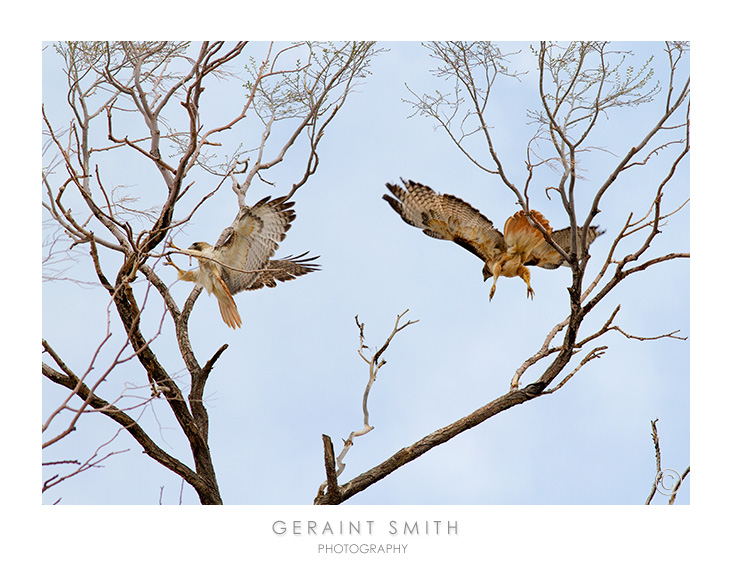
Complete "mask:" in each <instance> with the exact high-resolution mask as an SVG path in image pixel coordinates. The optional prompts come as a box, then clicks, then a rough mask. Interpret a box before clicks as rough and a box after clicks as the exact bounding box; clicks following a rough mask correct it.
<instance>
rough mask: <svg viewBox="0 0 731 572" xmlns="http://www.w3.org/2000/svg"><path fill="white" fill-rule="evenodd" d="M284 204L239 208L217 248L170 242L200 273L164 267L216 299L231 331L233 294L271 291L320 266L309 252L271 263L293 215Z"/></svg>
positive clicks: (235, 322) (235, 318)
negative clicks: (193, 261)
mask: <svg viewBox="0 0 731 572" xmlns="http://www.w3.org/2000/svg"><path fill="white" fill-rule="evenodd" d="M285 200H286V197H279V198H278V199H273V200H271V197H265V198H263V199H262V200H260V201H259V202H258V203H256V204H255V205H254V206H253V207H243V208H242V209H241V210H240V211H239V214H238V216H237V217H236V220H235V221H234V223H233V225H232V226H230V227H228V228H226V229H225V230H224V231H223V232H222V233H221V236H220V237H219V239H218V242H217V243H216V245H215V246H211V245H210V244H208V243H207V242H194V243H193V244H191V245H190V248H188V249H182V248H178V247H176V246H175V245H173V244H172V242H171V243H170V246H171V247H172V248H174V249H176V250H177V251H178V252H181V253H183V254H188V255H190V256H194V257H196V258H197V259H198V268H196V269H194V270H181V269H180V268H178V267H177V266H176V265H175V264H174V263H173V262H172V261H171V260H169V259H168V261H167V264H169V265H171V266H173V267H175V269H176V270H177V271H178V278H180V279H181V280H186V281H188V282H195V283H196V284H198V285H199V286H202V287H203V288H205V289H206V291H207V292H208V294H209V295H210V294H213V295H214V296H215V297H216V298H217V299H218V307H219V309H220V310H221V317H222V318H223V321H224V322H225V323H226V325H227V326H229V327H231V328H234V329H235V328H237V327H241V316H240V315H239V312H238V309H237V308H236V302H234V299H233V295H234V294H237V293H239V292H241V291H243V290H258V289H259V288H263V287H264V286H267V287H269V288H273V287H274V286H276V285H277V282H286V281H287V280H292V279H294V278H297V277H298V276H302V275H303V274H307V273H309V272H313V271H315V270H318V269H319V268H318V266H319V265H318V264H313V263H312V262H313V261H314V260H316V259H317V258H319V257H318V256H313V257H310V258H305V257H306V256H307V254H308V253H307V252H305V253H304V254H300V255H299V256H288V257H285V258H282V259H279V260H270V258H271V257H272V256H273V255H274V252H275V251H276V250H277V249H278V248H279V243H280V242H282V241H283V240H284V237H285V236H286V234H287V231H288V230H289V227H290V226H291V225H292V221H293V220H294V219H295V217H296V216H297V215H296V214H295V213H294V211H293V210H292V207H293V206H294V203H293V202H285Z"/></svg>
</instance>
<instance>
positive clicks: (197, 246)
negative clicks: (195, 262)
mask: <svg viewBox="0 0 731 572" xmlns="http://www.w3.org/2000/svg"><path fill="white" fill-rule="evenodd" d="M210 248H211V245H210V244H208V243H207V242H203V241H200V242H194V243H193V244H191V245H190V247H189V248H188V250H197V251H198V252H204V251H206V250H210Z"/></svg>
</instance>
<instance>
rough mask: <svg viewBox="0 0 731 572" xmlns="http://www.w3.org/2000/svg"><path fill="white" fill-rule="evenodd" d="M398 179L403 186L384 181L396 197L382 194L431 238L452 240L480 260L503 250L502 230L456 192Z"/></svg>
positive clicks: (397, 210)
mask: <svg viewBox="0 0 731 572" xmlns="http://www.w3.org/2000/svg"><path fill="white" fill-rule="evenodd" d="M401 181H402V182H403V184H404V186H405V187H406V188H405V189H404V188H402V187H400V186H399V185H392V184H390V183H386V187H387V188H388V190H389V191H391V193H393V195H394V197H396V198H394V197H392V196H390V195H383V198H384V200H386V201H387V202H388V204H390V205H391V207H392V208H393V210H395V211H396V212H397V213H398V214H399V215H400V216H401V218H402V219H404V221H405V222H407V223H408V224H410V225H412V226H415V227H416V228H420V229H422V230H423V232H424V234H426V235H427V236H431V237H432V238H439V239H441V240H451V241H453V242H455V243H457V244H459V245H460V246H461V247H462V248H465V249H467V250H469V251H470V252H471V253H472V254H474V255H476V256H478V257H479V258H481V259H482V260H483V261H488V260H493V259H495V258H496V257H497V256H499V255H500V254H501V253H502V252H504V251H505V240H504V238H503V235H502V233H501V232H500V231H499V230H497V229H496V228H495V227H494V226H493V225H492V221H490V220H489V219H488V218H486V217H485V216H484V215H483V214H482V213H480V211H478V210H477V209H476V208H475V207H473V206H472V205H470V204H469V203H467V202H465V201H463V200H462V199H459V198H457V197H455V196H452V195H440V194H438V193H435V192H434V191H433V190H432V189H431V188H429V187H427V186H426V185H422V184H421V183H415V182H414V181H410V180H409V181H404V180H403V179H402V180H401Z"/></svg>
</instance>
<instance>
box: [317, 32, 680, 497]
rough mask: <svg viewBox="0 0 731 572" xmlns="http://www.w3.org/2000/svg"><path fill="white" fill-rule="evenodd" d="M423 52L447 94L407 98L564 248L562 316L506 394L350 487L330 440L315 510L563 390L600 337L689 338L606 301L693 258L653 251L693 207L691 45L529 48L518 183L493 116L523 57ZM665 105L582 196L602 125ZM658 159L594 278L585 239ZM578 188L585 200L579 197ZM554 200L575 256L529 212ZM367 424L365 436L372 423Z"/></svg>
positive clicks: (442, 47)
mask: <svg viewBox="0 0 731 572" xmlns="http://www.w3.org/2000/svg"><path fill="white" fill-rule="evenodd" d="M425 46H426V48H427V49H428V50H429V51H430V53H431V55H432V56H433V57H434V60H435V61H436V62H437V68H436V70H435V71H434V73H435V74H436V76H437V77H439V78H442V79H444V81H445V82H446V83H447V84H448V85H449V86H450V87H449V88H448V89H450V88H451V91H449V92H447V91H444V92H442V91H437V92H436V93H434V94H424V95H419V94H417V93H414V92H413V91H412V95H413V97H414V99H413V101H412V102H411V103H412V105H413V107H414V109H415V113H416V114H420V115H423V116H426V117H428V118H431V119H433V120H435V121H436V122H437V124H438V125H439V126H440V127H441V128H442V129H443V131H444V132H445V133H446V134H447V135H448V137H449V138H450V139H451V140H452V141H453V143H454V144H455V145H456V146H457V148H458V149H459V150H460V151H461V152H462V153H463V154H464V155H465V156H466V157H467V158H468V159H469V160H470V162H471V163H472V164H473V165H474V166H475V167H477V169H478V170H480V171H481V172H483V173H486V174H487V175H488V176H489V177H492V178H493V179H496V180H497V181H499V183H500V184H501V185H502V187H503V188H504V190H505V192H506V193H508V194H510V195H512V196H514V198H515V200H516V202H517V204H518V205H519V206H520V208H521V209H522V210H523V211H524V212H525V213H526V215H527V216H528V217H529V218H530V219H531V221H532V224H533V225H534V226H535V227H536V228H538V229H539V230H540V231H541V233H542V234H543V235H544V238H545V239H546V241H548V242H549V243H550V244H551V245H552V246H553V247H554V248H556V249H557V250H558V251H559V253H560V254H561V256H562V257H563V259H564V260H565V262H566V263H567V265H568V266H569V267H570V268H571V273H572V281H571V286H570V287H569V288H568V298H567V299H566V300H565V307H566V314H565V318H564V319H562V320H561V321H560V322H558V323H557V324H556V325H555V326H553V327H552V328H551V329H550V330H549V331H548V332H547V333H546V336H545V340H544V341H543V343H542V345H541V346H540V347H539V348H538V349H537V350H536V351H535V352H534V353H533V354H532V355H529V356H527V357H526V359H525V360H524V361H523V362H522V363H521V364H516V365H517V367H516V370H515V374H514V375H513V377H512V379H510V380H507V379H506V380H505V384H506V389H507V391H506V392H505V393H504V394H503V395H500V396H499V397H496V398H495V399H494V400H492V401H490V402H489V403H486V404H484V405H482V406H480V407H479V408H477V409H476V410H474V411H473V412H472V413H470V414H468V415H466V416H465V417H463V418H462V419H459V420H457V421H455V422H454V423H451V424H449V425H447V426H445V427H442V428H440V429H437V430H436V431H434V432H432V433H430V434H429V435H426V436H425V437H423V438H422V439H420V440H418V441H417V442H415V443H413V444H412V445H409V446H407V447H404V448H402V449H400V450H399V451H398V452H396V453H395V454H394V455H392V456H391V457H389V458H387V459H386V460H385V461H383V462H382V463H380V464H378V465H377V466H375V467H373V468H372V469H370V470H368V471H366V472H364V473H362V474H360V475H358V476H356V477H354V478H352V479H351V480H349V481H348V482H346V483H344V484H338V482H337V478H338V476H339V475H340V473H341V470H342V468H341V467H340V461H341V460H342V459H341V457H339V458H337V459H336V458H335V455H334V450H333V445H332V442H331V440H330V438H329V437H328V436H327V435H324V436H323V440H324V445H325V472H326V475H327V481H326V483H324V484H323V486H321V487H320V489H319V491H318V493H317V496H316V498H315V503H316V504H338V503H341V502H343V501H345V500H347V499H349V498H351V497H353V495H356V494H357V493H359V492H361V491H363V490H364V489H366V488H367V487H369V486H371V485H372V484H374V483H376V482H377V481H379V480H381V479H383V478H385V477H386V476H388V475H389V474H391V473H393V472H394V471H396V470H398V469H399V468H400V467H402V466H404V465H405V464H407V463H409V462H410V461H413V460H414V459H416V458H418V457H419V456H421V455H423V454H424V453H426V452H428V451H430V450H431V449H433V448H434V447H436V446H438V445H441V444H443V443H446V442H447V441H449V440H450V439H452V438H453V437H455V436H456V435H459V434H460V433H462V432H464V431H467V430H468V429H471V428H473V427H475V426H477V425H479V424H481V423H483V422H484V421H486V420H487V419H490V418H491V417H493V416H495V415H498V414H500V413H503V412H505V411H507V410H508V409H510V408H512V407H514V406H516V405H519V404H521V403H525V402H527V401H530V400H533V399H536V398H538V397H541V396H544V395H547V394H551V393H553V392H556V391H558V390H559V389H561V388H563V387H564V386H565V385H566V384H567V383H568V382H569V380H571V379H572V378H573V376H575V375H576V374H577V373H578V372H579V371H580V370H581V369H582V368H583V367H584V366H585V365H586V364H588V363H589V362H591V361H593V360H595V359H597V358H599V357H601V356H603V355H604V354H605V352H606V351H607V349H608V345H607V344H608V342H606V341H605V340H606V338H607V334H609V333H610V332H616V333H619V334H620V335H623V336H625V337H627V338H631V339H634V340H638V341H649V340H655V339H658V338H673V339H685V338H682V337H680V336H679V335H678V334H679V332H678V331H672V332H665V333H653V334H651V335H636V334H633V333H629V332H626V331H625V329H623V328H622V327H621V326H620V325H619V324H618V321H617V316H618V314H619V311H620V306H619V305H617V306H615V307H613V308H611V307H606V306H607V304H606V303H605V301H606V299H607V296H608V294H610V293H611V292H613V291H615V290H617V289H618V288H621V287H624V286H625V285H629V284H632V283H634V284H635V285H636V284H637V283H639V282H640V281H641V279H642V276H643V273H644V272H645V271H646V270H647V269H649V268H651V267H653V266H656V265H659V264H666V263H668V262H670V261H673V260H677V259H683V258H688V257H689V253H687V252H659V253H658V252H656V250H657V246H656V244H655V242H656V239H657V237H658V236H659V234H660V232H661V228H662V227H665V226H666V225H668V224H669V222H670V220H671V218H672V216H673V215H674V214H676V213H677V212H678V211H679V210H680V209H682V208H683V207H685V205H686V204H687V202H688V198H687V197H685V196H684V197H680V198H677V197H671V198H670V199H667V198H666V197H665V189H666V186H667V185H668V183H669V182H670V181H671V180H672V179H673V178H674V177H675V176H676V172H677V169H678V166H679V165H680V163H681V162H682V161H684V160H686V158H687V155H688V153H689V150H690V137H689V130H690V118H689V93H690V83H689V82H690V79H689V77H679V75H680V71H679V70H680V69H681V66H680V65H679V64H680V62H681V60H683V58H685V57H686V56H687V50H688V47H687V45H686V44H685V43H683V42H667V43H666V45H665V57H666V61H665V62H650V61H647V62H642V63H641V65H640V66H638V67H633V63H634V62H633V55H632V54H631V53H629V52H624V51H620V50H615V49H614V48H613V47H612V46H611V44H609V43H607V42H571V43H565V44H564V43H549V42H541V43H540V45H538V46H537V47H536V48H534V49H533V55H534V57H535V65H536V69H537V74H535V89H536V91H537V93H538V100H539V102H540V104H539V107H538V108H537V109H533V110H528V111H529V117H530V119H531V120H532V122H533V123H534V124H535V126H536V131H535V135H534V136H533V138H532V139H531V140H530V141H529V143H528V144H527V146H526V158H525V171H524V173H523V175H522V176H520V177H517V176H516V175H514V174H513V173H514V172H515V169H512V168H508V166H507V165H506V164H505V162H504V158H503V150H502V149H501V146H500V144H499V141H497V140H496V137H495V135H494V129H493V128H492V127H491V126H490V118H489V112H490V109H491V107H490V102H491V94H492V93H493V91H494V88H495V85H497V84H499V82H501V81H506V80H510V81H514V80H518V79H521V80H522V73H520V72H517V71H514V70H513V69H512V65H511V59H512V56H515V55H516V54H506V53H503V52H502V51H501V49H500V47H499V46H497V45H495V44H492V43H490V42H469V43H467V42H435V43H429V44H426V45H425ZM657 65H665V66H668V69H669V73H668V74H667V77H668V80H667V83H665V84H664V85H660V84H659V83H653V75H654V69H655V66H657ZM658 97H663V98H664V106H663V109H662V111H661V112H660V113H659V116H657V117H656V118H654V120H653V122H652V127H650V128H649V129H648V131H647V132H646V133H645V134H643V136H642V137H641V138H640V139H639V140H636V141H627V143H626V147H625V150H624V152H623V153H622V154H621V155H619V156H617V157H616V161H615V163H614V166H613V168H612V169H611V170H610V172H609V174H608V176H606V177H605V178H604V180H603V181H602V182H601V183H599V184H596V185H594V184H592V186H591V189H590V190H591V196H589V197H588V199H587V196H586V193H587V192H588V191H589V189H588V188H587V187H588V185H587V184H585V183H584V181H583V178H582V170H581V169H582V161H584V160H585V159H584V158H585V157H588V156H589V154H590V153H599V152H601V151H603V149H602V148H601V147H600V146H599V145H600V143H597V141H600V139H599V137H600V136H601V132H602V127H603V126H605V125H606V123H602V121H601V119H602V118H604V117H607V116H609V114H610V113H612V112H615V111H616V110H617V109H618V108H637V107H640V106H642V105H643V104H645V103H647V102H649V101H651V100H652V99H653V98H658ZM661 158H662V160H664V161H665V164H667V168H666V171H665V174H664V175H663V176H662V177H661V178H660V179H658V180H656V181H655V182H654V184H653V185H652V187H648V188H646V189H645V190H644V191H642V192H643V193H644V195H643V197H644V200H645V205H644V209H645V210H644V211H643V212H642V213H640V214H639V215H637V214H635V213H634V212H630V211H627V212H625V213H624V214H623V215H622V216H623V218H624V219H625V223H624V225H623V226H622V227H621V228H619V229H618V230H615V229H612V232H613V235H614V236H613V238H611V246H610V248H609V253H608V255H607V256H606V258H605V260H604V261H603V263H602V265H601V267H600V269H599V270H598V272H597V273H596V274H594V275H589V274H587V263H588V261H589V252H588V248H587V231H588V229H589V227H590V226H591V225H592V224H596V221H595V218H596V217H597V215H598V214H599V213H600V211H601V209H602V208H603V207H604V206H605V204H606V203H607V202H608V201H607V197H608V195H610V194H611V193H612V192H613V191H615V190H617V187H618V186H619V185H620V184H621V181H622V178H623V175H625V174H626V173H627V172H628V171H630V170H637V169H640V168H642V167H643V166H644V165H647V164H648V163H650V162H652V161H660V160H661ZM539 170H540V171H541V172H542V174H543V175H545V174H546V173H545V171H548V173H549V175H550V176H552V177H553V179H554V182H553V184H551V185H550V186H545V187H544V188H542V189H540V190H539V191H538V192H537V190H536V189H535V187H536V183H535V181H536V180H537V178H536V176H535V175H536V173H538V172H539ZM580 192H581V193H582V197H581V198H582V200H581V201H578V200H577V195H578V194H579V193H580ZM551 197H557V198H558V199H559V200H560V202H561V205H562V206H563V211H564V214H565V218H566V220H567V222H568V225H569V227H570V229H571V230H570V232H571V251H570V252H566V251H564V250H562V249H561V247H560V246H558V245H557V244H556V243H555V242H554V241H553V240H552V238H551V236H550V234H549V233H547V232H546V229H544V228H542V226H541V225H540V224H536V221H535V220H534V219H533V218H532V216H531V214H530V211H531V208H536V204H537V203H538V202H539V201H541V200H549V199H550V198H551ZM668 203H669V204H668ZM590 312H594V314H596V313H603V318H601V319H600V323H602V325H601V326H600V327H598V328H592V327H591V326H589V327H588V328H589V329H588V331H585V330H587V327H586V326H585V323H586V322H585V320H586V317H587V316H588V315H589V313H590ZM358 326H359V328H360V332H361V349H360V350H359V352H362V348H363V343H362V335H363V328H362V326H361V325H360V323H359V324H358ZM582 326H584V327H582ZM398 330H399V327H398V322H397V327H396V328H394V332H393V333H392V335H391V337H390V338H389V340H388V341H387V342H386V344H385V345H384V346H383V348H382V349H381V350H380V351H379V352H377V353H376V355H375V356H374V357H373V358H372V360H370V361H369V364H370V376H369V381H368V385H367V387H366V394H365V395H364V403H365V402H366V400H367V393H368V391H369V389H370V387H371V385H372V382H373V378H374V375H375V372H376V371H377V369H378V367H379V361H378V358H379V356H380V354H381V352H382V351H383V350H385V348H386V346H387V345H388V343H389V342H390V341H391V339H392V338H393V335H394V334H395V333H396V332H397V331H398ZM361 355H362V353H361ZM366 361H368V360H366ZM577 362H578V363H577ZM526 378H528V381H527V382H526V381H524V380H525V379H526ZM365 426H366V427H365V429H366V430H368V427H369V426H368V421H367V415H366V422H365ZM357 434H358V433H352V434H351V436H350V437H348V439H346V440H345V448H344V450H343V453H345V452H347V449H349V448H350V447H351V446H352V444H353V441H352V438H353V436H355V435H357ZM658 458H659V457H658ZM336 463H337V464H338V466H337V467H336Z"/></svg>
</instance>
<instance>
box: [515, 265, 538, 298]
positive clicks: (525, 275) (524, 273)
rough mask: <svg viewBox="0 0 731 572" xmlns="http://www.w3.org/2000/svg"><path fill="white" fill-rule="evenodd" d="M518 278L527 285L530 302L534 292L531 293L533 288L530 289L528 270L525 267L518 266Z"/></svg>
mask: <svg viewBox="0 0 731 572" xmlns="http://www.w3.org/2000/svg"><path fill="white" fill-rule="evenodd" d="M518 276H520V277H521V278H522V279H523V281H524V282H525V283H526V284H527V285H528V294H527V296H528V298H530V299H531V300H532V299H533V295H534V294H535V292H534V291H533V288H531V287H530V270H528V269H527V268H526V267H525V266H519V267H518Z"/></svg>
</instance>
